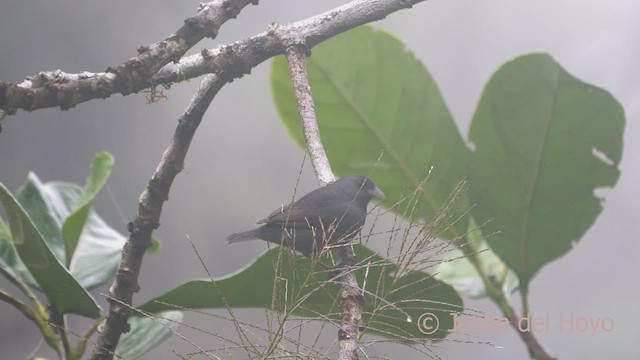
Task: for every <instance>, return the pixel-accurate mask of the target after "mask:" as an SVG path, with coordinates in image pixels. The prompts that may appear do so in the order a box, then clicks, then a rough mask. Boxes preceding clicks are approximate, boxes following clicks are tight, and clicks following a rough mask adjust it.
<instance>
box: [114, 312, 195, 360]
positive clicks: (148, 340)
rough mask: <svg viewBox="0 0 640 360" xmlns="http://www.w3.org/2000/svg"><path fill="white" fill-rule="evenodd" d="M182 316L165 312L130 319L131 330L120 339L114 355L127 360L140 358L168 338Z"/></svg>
mask: <svg viewBox="0 0 640 360" xmlns="http://www.w3.org/2000/svg"><path fill="white" fill-rule="evenodd" d="M182 316H183V315H182V312H180V311H167V312H162V313H159V314H156V315H154V316H153V317H135V316H132V317H130V318H129V325H131V330H129V331H128V332H127V333H125V334H124V335H122V337H121V338H120V342H119V343H118V348H117V349H116V354H117V355H118V356H119V357H120V358H122V359H127V360H133V359H137V358H139V357H141V356H142V355H144V354H145V353H147V352H148V351H149V350H152V349H154V348H155V347H157V346H158V345H160V344H161V343H162V342H163V341H165V340H166V339H167V338H169V337H170V336H171V334H172V331H175V330H176V329H177V328H178V326H179V325H180V324H179V322H180V321H182Z"/></svg>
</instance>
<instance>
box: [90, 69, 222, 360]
mask: <svg viewBox="0 0 640 360" xmlns="http://www.w3.org/2000/svg"><path fill="white" fill-rule="evenodd" d="M224 84H226V81H225V80H224V79H221V78H220V77H218V76H217V75H214V74H212V75H208V76H206V77H205V78H204V79H203V80H202V83H201V84H200V87H199V88H198V91H197V92H196V94H195V95H194V96H193V98H192V99H191V102H190V104H189V106H188V107H187V109H186V110H185V111H184V113H183V114H182V116H180V118H179V119H178V126H177V127H176V131H175V133H174V135H173V138H172V139H171V142H170V143H169V146H168V147H167V149H166V150H165V151H164V154H163V155H162V159H161V160H160V163H159V164H158V167H157V168H156V171H155V172H154V174H153V176H152V177H151V180H149V184H148V185H147V188H146V189H145V190H144V192H143V193H142V195H140V199H139V203H138V213H137V214H136V217H135V220H133V222H131V223H129V233H130V235H129V239H128V240H127V243H126V244H125V246H124V248H123V250H122V258H121V260H120V264H119V265H118V271H117V273H116V278H115V280H114V282H113V284H112V285H111V287H110V288H109V313H108V315H107V318H106V321H105V323H104V325H103V327H102V330H101V331H100V335H99V337H98V344H97V345H96V348H95V351H94V353H93V356H92V358H91V359H93V360H99V359H111V358H112V357H113V353H114V351H115V349H116V346H117V345H118V341H119V339H120V335H121V334H122V333H124V332H127V331H128V330H129V326H128V324H127V319H128V318H129V315H130V314H131V308H130V305H131V303H132V299H133V293H134V292H136V291H138V289H139V287H138V275H139V273H140V266H141V265H142V258H143V256H144V253H145V251H146V249H147V248H149V246H151V240H150V239H151V234H152V232H153V230H154V229H156V228H157V227H158V226H159V225H160V222H159V221H160V213H161V212H162V204H163V203H164V202H165V201H166V200H167V199H168V198H169V189H170V187H171V184H172V183H173V180H174V179H175V177H176V175H178V173H179V172H180V171H182V168H183V166H184V159H185V157H186V156H187V151H188V150H189V145H190V144H191V139H192V138H193V135H194V134H195V131H196V129H197V128H198V125H200V121H201V120H202V117H203V115H204V113H205V112H206V110H207V108H208V107H209V104H210V103H211V101H212V100H213V98H214V97H215V95H216V94H217V93H218V91H219V90H220V89H221V88H222V86H223V85H224Z"/></svg>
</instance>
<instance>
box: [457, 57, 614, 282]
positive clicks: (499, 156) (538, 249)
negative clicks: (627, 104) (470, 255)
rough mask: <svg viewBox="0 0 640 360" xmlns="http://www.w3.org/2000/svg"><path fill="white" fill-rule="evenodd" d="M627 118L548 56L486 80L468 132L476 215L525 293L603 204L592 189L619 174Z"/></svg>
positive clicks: (525, 60)
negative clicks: (471, 144) (471, 148)
mask: <svg viewBox="0 0 640 360" xmlns="http://www.w3.org/2000/svg"><path fill="white" fill-rule="evenodd" d="M624 122H625V120H624V113H623V109H622V107H621V106H620V104H619V103H618V102H617V101H616V100H615V99H614V98H613V97H612V96H611V95H610V94H609V93H608V92H606V91H605V90H603V89H600V88H597V87H595V86H593V85H590V84H586V83H584V82H582V81H580V80H578V79H576V78H575V77H573V76H571V75H570V74H569V73H567V72H566V71H565V70H564V69H563V68H562V67H561V66H560V65H559V64H558V63H557V62H556V61H555V60H554V59H552V58H551V57H550V56H549V55H546V54H531V55H526V56H522V57H519V58H517V59H515V60H513V61H511V62H508V63H506V64H505V65H503V66H502V67H501V68H500V69H499V70H498V71H497V72H496V73H495V74H494V75H493V77H492V78H491V80H490V81H489V83H488V84H487V86H486V87H485V89H484V92H483V94H482V97H481V99H480V102H479V104H478V108H477V110H476V113H475V115H474V117H473V121H472V124H471V129H470V133H469V138H470V140H471V141H472V142H473V143H474V144H475V151H474V152H473V154H472V155H471V158H470V162H469V168H470V177H471V179H472V182H471V197H472V199H473V201H474V202H475V203H476V206H475V207H474V209H473V216H474V217H475V218H476V219H477V221H478V223H484V222H486V221H489V222H488V223H487V224H486V225H485V227H484V228H483V230H485V231H486V232H487V233H493V232H496V234H495V235H493V236H491V237H490V238H489V239H488V243H489V246H491V248H492V249H493V250H494V251H495V252H496V254H498V255H499V256H500V258H501V259H502V260H503V261H504V262H505V263H506V264H507V265H508V266H509V267H510V268H511V269H513V270H514V271H515V272H516V274H517V275H518V277H519V278H520V284H521V288H522V290H523V292H524V293H525V294H526V293H527V291H528V283H529V281H530V280H531V278H532V277H533V276H534V275H535V273H536V272H537V271H538V270H539V269H540V268H541V267H542V266H543V265H545V264H547V263H549V262H550V261H552V260H554V259H556V258H558V257H560V256H562V255H563V254H565V253H566V252H568V251H569V250H570V249H571V247H572V245H573V244H575V243H576V242H577V241H579V240H580V238H581V237H582V235H584V233H585V232H586V231H587V229H589V227H590V226H591V225H592V224H593V223H594V221H595V219H596V218H597V217H598V215H599V214H600V212H601V211H602V201H603V200H602V199H601V198H598V197H597V196H595V194H594V190H595V189H596V188H599V187H612V186H614V185H615V183H616V181H617V179H618V176H619V170H618V164H619V163H620V157H621V152H622V134H623V130H624ZM604 157H606V158H604Z"/></svg>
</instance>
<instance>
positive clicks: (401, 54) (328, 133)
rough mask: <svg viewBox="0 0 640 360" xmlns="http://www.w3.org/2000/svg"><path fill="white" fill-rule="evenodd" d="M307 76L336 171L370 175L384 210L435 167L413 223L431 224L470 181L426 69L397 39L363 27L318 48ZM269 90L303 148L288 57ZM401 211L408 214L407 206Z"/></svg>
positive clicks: (452, 232)
mask: <svg viewBox="0 0 640 360" xmlns="http://www.w3.org/2000/svg"><path fill="white" fill-rule="evenodd" d="M307 69H308V73H309V80H310V83H311V87H312V92H313V98H314V101H315V105H316V111H317V117H318V125H319V128H320V133H321V136H322V141H323V143H324V146H325V150H326V152H327V155H328V157H329V160H330V162H331V167H332V168H333V170H334V171H335V172H336V173H337V174H339V175H341V176H344V175H349V174H354V173H362V174H365V175H370V176H371V177H372V179H373V180H374V181H375V182H376V184H377V185H378V186H379V187H380V188H381V189H383V190H384V192H385V194H386V196H387V201H386V202H385V205H387V206H392V205H394V204H396V203H397V202H398V201H401V199H403V197H404V196H406V195H409V194H411V192H412V191H414V190H415V189H416V188H418V186H419V185H420V182H421V181H422V180H424V179H425V178H426V177H427V176H428V174H429V173H430V170H431V167H433V171H432V173H431V175H430V178H429V182H428V183H427V185H426V188H425V191H423V192H420V193H419V200H420V201H418V205H419V207H418V209H417V212H416V214H415V216H416V217H417V218H427V219H434V218H435V217H436V216H437V215H436V214H437V213H438V210H439V209H441V208H442V207H443V206H445V205H446V204H447V203H448V201H449V200H448V199H449V197H450V195H451V194H452V192H454V191H455V190H456V188H457V186H458V184H459V183H460V182H461V181H462V180H463V179H464V177H465V174H464V164H465V160H466V157H467V153H468V149H467V148H466V146H465V144H464V142H463V140H462V138H461V136H460V133H459V132H458V129H457V128H456V125H455V124H454V122H453V119H452V118H451V114H450V113H449V111H448V109H447V107H446V105H445V103H444V100H443V99H442V96H441V95H440V92H439V90H438V87H437V86H436V83H435V82H434V80H433V78H432V77H431V75H430V74H429V73H428V72H427V70H426V69H425V67H424V65H423V64H422V63H421V62H420V61H418V60H417V59H416V58H415V56H414V55H413V54H412V53H410V52H409V51H407V50H406V48H405V45H404V44H403V43H402V42H400V41H399V40H398V39H396V38H394V37H393V36H391V35H389V34H387V33H385V32H382V31H374V30H373V29H372V28H370V27H367V26H363V27H359V28H357V29H354V30H351V31H348V32H346V33H344V34H341V35H339V36H336V37H335V38H333V39H331V40H329V41H326V42H324V43H322V44H320V45H318V46H317V47H315V48H314V49H313V55H312V56H311V57H310V58H309V59H308V61H307ZM271 85H272V89H273V94H274V99H275V103H276V106H277V109H278V112H279V113H280V116H281V118H282V120H283V122H284V124H285V126H286V127H287V129H288V130H289V133H290V134H291V136H292V137H293V138H294V139H295V140H296V141H297V143H298V144H299V145H300V146H301V147H304V138H303V134H302V130H301V125H300V121H299V117H298V113H297V110H296V101H295V97H294V94H293V90H292V86H291V81H290V78H289V73H288V68H287V63H286V59H285V58H284V57H279V58H276V59H275V61H274V62H273V67H272V73H271ZM378 160H379V161H378ZM466 204H467V202H466V201H464V200H462V201H460V202H459V204H458V209H460V210H466V208H467V205H466ZM396 210H397V211H399V212H400V213H401V214H402V213H403V210H402V207H400V208H398V207H396ZM402 215H405V214H402ZM450 218H451V219H456V218H457V217H456V216H455V215H454V214H450ZM440 221H441V222H444V223H445V224H443V225H445V226H447V225H451V224H449V223H448V222H450V221H451V220H445V219H440ZM465 228H466V222H465V221H459V222H458V223H456V224H455V225H454V228H453V229H449V230H447V231H445V233H444V234H442V235H443V236H445V237H448V238H453V237H454V236H456V235H460V234H462V233H463V232H464V230H465Z"/></svg>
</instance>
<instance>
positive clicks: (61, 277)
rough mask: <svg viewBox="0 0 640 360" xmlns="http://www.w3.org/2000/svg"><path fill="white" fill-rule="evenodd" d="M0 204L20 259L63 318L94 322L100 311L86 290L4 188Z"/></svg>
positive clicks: (0, 196)
mask: <svg viewBox="0 0 640 360" xmlns="http://www.w3.org/2000/svg"><path fill="white" fill-rule="evenodd" d="M0 201H1V202H2V204H3V205H4V209H5V212H6V214H7V217H8V218H9V227H10V228H11V239H12V241H13V245H14V247H15V249H16V250H17V252H18V254H19V255H20V259H21V260H22V262H23V263H24V265H25V266H26V267H27V269H29V272H30V273H31V275H32V276H33V278H34V279H35V280H36V281H37V283H38V285H40V288H41V289H42V290H43V291H44V293H45V294H46V295H47V298H48V299H49V302H50V303H51V305H52V307H53V308H54V309H55V311H56V312H57V313H59V314H66V313H74V314H78V315H83V316H87V317H91V318H97V317H98V316H100V308H99V307H98V305H97V304H96V302H95V301H94V300H93V298H92V297H91V295H89V294H88V293H87V292H86V291H85V289H83V288H82V286H80V284H79V283H78V282H77V281H76V280H75V279H74V278H73V276H71V274H70V273H69V272H68V271H67V269H66V268H65V267H64V266H63V265H62V264H61V263H60V262H59V261H58V259H57V258H56V257H55V255H54V254H53V253H52V252H51V250H50V249H49V247H48V246H47V243H46V242H45V241H44V239H43V238H42V236H41V235H40V233H39V232H38V229H37V228H36V227H35V225H34V224H33V222H32V221H31V219H30V218H29V216H28V215H27V213H26V212H25V210H24V209H23V208H22V206H20V204H19V203H18V202H17V201H16V199H15V198H14V197H13V195H11V193H10V192H9V190H7V188H6V187H4V185H2V184H0Z"/></svg>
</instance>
